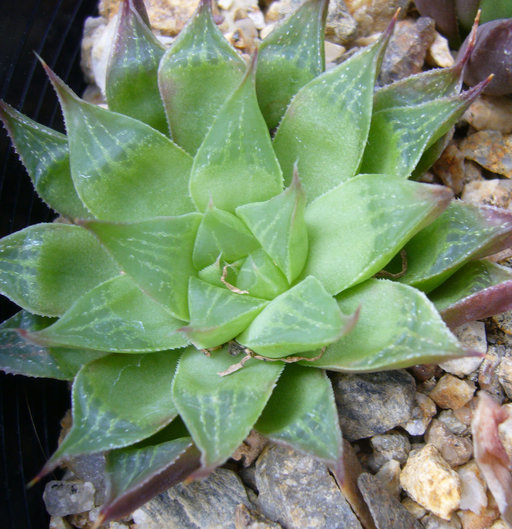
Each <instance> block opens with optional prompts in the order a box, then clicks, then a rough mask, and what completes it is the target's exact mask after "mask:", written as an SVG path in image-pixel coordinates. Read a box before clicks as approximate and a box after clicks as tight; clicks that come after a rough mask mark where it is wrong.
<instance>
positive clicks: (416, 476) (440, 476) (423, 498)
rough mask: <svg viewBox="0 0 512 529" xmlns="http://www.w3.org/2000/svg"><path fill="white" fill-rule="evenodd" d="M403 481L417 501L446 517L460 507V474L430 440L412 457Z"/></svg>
mask: <svg viewBox="0 0 512 529" xmlns="http://www.w3.org/2000/svg"><path fill="white" fill-rule="evenodd" d="M400 484H401V485H402V488H403V489H404V490H405V491H406V492H407V494H409V496H411V498H412V499H413V500H414V501H416V502H417V503H419V504H420V505H422V506H423V507H425V509H427V510H428V511H430V512H432V513H433V514H435V515H437V516H439V517H440V518H443V519H444V520H449V519H450V516H451V514H452V513H453V511H455V510H456V509H458V507H459V503H460V495H461V488H462V486H461V482H460V478H459V475H458V474H457V473H456V472H455V471H454V470H452V469H451V468H450V467H449V465H448V464H447V463H446V461H445V460H444V459H443V458H442V457H441V455H440V453H439V451H438V450H437V448H436V447H435V446H433V445H430V444H427V445H425V446H424V447H423V448H422V449H421V450H418V451H416V452H415V453H413V454H412V455H411V456H410V457H409V460H408V461H407V464H406V465H405V467H404V469H403V470H402V473H401V474H400Z"/></svg>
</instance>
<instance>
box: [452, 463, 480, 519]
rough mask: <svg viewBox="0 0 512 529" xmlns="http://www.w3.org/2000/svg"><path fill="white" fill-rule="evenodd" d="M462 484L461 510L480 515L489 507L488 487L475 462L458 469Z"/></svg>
mask: <svg viewBox="0 0 512 529" xmlns="http://www.w3.org/2000/svg"><path fill="white" fill-rule="evenodd" d="M457 474H459V477H460V481H461V483H462V492H461V497H460V508H461V509H462V510H470V511H473V512H474V513H475V514H478V513H479V512H480V511H481V510H482V508H483V507H486V506H487V492H486V490H487V485H486V484H485V480H484V477H483V476H482V473H481V472H480V469H479V468H478V465H477V464H476V462H475V461H474V460H472V461H470V462H469V463H466V464H465V465H464V466H462V467H460V468H458V469H457Z"/></svg>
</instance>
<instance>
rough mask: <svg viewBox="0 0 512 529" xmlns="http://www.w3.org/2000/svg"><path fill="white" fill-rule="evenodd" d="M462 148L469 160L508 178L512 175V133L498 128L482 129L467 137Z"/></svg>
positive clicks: (462, 143)
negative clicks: (506, 132) (511, 152)
mask: <svg viewBox="0 0 512 529" xmlns="http://www.w3.org/2000/svg"><path fill="white" fill-rule="evenodd" d="M460 150H461V151H462V152H463V153H464V156H465V157H466V158H468V159H469V160H473V161H475V162H477V163H478V164H480V165H481V166H482V167H484V168H485V169H488V170H489V171H492V172H493V173H497V174H500V175H503V176H506V177H507V178H511V177H512V158H511V156H510V151H511V150H512V134H502V133H501V132H498V131H496V130H482V131H479V132H475V134H471V136H468V137H467V138H465V139H464V140H463V141H462V142H461V144H460Z"/></svg>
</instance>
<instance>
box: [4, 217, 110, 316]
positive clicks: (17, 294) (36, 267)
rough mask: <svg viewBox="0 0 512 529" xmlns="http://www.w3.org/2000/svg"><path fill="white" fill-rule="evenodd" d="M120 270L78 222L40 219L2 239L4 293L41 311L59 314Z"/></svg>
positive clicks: (23, 304)
mask: <svg viewBox="0 0 512 529" xmlns="http://www.w3.org/2000/svg"><path fill="white" fill-rule="evenodd" d="M117 274H119V269H118V268H117V266H116V264H115V262H114V261H113V260H112V258H111V257H110V256H109V255H108V254H107V252H106V251H105V249H104V248H102V247H101V245H100V244H99V242H98V241H97V240H96V239H95V237H94V236H93V235H92V234H90V233H88V232H87V230H85V229H84V228H82V227H80V226H72V225H69V224H60V223H53V224H36V225H34V226H30V227H28V228H25V229H24V230H21V231H18V232H16V233H13V234H11V235H8V236H7V237H4V238H3V239H1V240H0V292H2V293H3V294H4V295H6V296H7V297H8V298H9V299H11V300H12V301H14V302H15V303H17V304H18V305H19V306H20V307H22V308H24V309H26V310H28V311H29V312H33V313H35V314H40V315H42V316H59V315H60V314H63V313H64V312H65V311H66V310H68V309H69V307H71V305H72V304H73V303H74V301H75V300H76V299H77V298H78V297H80V296H81V295H82V294H85V293H86V292H87V291H89V290H91V289H92V288H93V287H95V286H96V285H97V284H99V283H101V282H102V281H105V280H107V279H109V278H111V277H114V276H115V275H117Z"/></svg>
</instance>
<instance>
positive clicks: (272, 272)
mask: <svg viewBox="0 0 512 529" xmlns="http://www.w3.org/2000/svg"><path fill="white" fill-rule="evenodd" d="M228 280H229V279H228ZM236 286H237V287H238V288H239V289H240V290H247V291H248V292H249V294H250V295H251V296H255V297H257V298H263V299H274V298H275V297H276V296H278V295H279V294H282V293H283V292H284V291H285V290H288V288H289V287H290V285H289V284H288V281H286V277H285V276H284V275H283V273H282V272H281V271H280V270H279V268H277V266H276V265H275V264H274V263H273V262H272V259H271V258H270V257H269V256H268V255H267V254H266V253H265V252H264V251H263V250H262V249H261V248H259V249H258V250H256V251H254V252H252V253H251V254H250V255H249V256H248V257H247V258H246V259H245V260H244V261H243V263H242V265H241V266H240V270H239V271H238V275H237V278H236Z"/></svg>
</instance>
